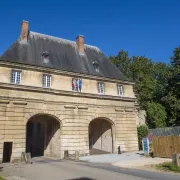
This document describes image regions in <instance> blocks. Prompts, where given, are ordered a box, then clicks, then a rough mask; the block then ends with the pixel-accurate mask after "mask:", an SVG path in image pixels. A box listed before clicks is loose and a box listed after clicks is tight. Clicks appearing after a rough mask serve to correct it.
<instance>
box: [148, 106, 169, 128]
mask: <svg viewBox="0 0 180 180" xmlns="http://www.w3.org/2000/svg"><path fill="white" fill-rule="evenodd" d="M147 116H148V119H149V121H150V122H149V126H150V128H162V127H165V126H166V117H167V116H166V110H165V107H164V106H162V105H161V104H159V103H156V102H151V103H148V105H147Z"/></svg>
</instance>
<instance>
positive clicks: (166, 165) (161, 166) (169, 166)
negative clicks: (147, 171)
mask: <svg viewBox="0 0 180 180" xmlns="http://www.w3.org/2000/svg"><path fill="white" fill-rule="evenodd" d="M156 168H157V169H161V170H165V171H173V172H176V173H180V167H177V166H176V165H175V164H173V163H172V162H165V163H162V164H158V165H156Z"/></svg>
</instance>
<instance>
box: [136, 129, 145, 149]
mask: <svg viewBox="0 0 180 180" xmlns="http://www.w3.org/2000/svg"><path fill="white" fill-rule="evenodd" d="M137 131H138V144H139V150H142V149H143V148H142V138H145V137H146V136H147V134H148V128H147V126H145V125H141V126H138V127H137Z"/></svg>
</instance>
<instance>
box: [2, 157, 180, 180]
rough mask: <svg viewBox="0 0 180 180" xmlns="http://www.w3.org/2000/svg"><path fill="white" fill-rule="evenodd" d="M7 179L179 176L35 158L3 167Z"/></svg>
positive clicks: (160, 178) (167, 178) (174, 179)
mask: <svg viewBox="0 0 180 180" xmlns="http://www.w3.org/2000/svg"><path fill="white" fill-rule="evenodd" d="M0 175H5V176H6V177H7V180H50V179H52V180H61V179H63V180H101V179H102V180H109V179H110V180H116V179H119V180H143V179H152V180H170V179H171V180H179V179H180V176H176V175H170V174H166V173H155V172H153V173H152V172H149V171H141V170H133V169H125V168H120V167H115V166H110V165H107V164H100V163H88V162H73V161H63V160H58V161H55V160H49V159H44V158H39V159H35V160H34V163H33V164H30V165H14V166H7V167H5V168H4V172H3V173H0Z"/></svg>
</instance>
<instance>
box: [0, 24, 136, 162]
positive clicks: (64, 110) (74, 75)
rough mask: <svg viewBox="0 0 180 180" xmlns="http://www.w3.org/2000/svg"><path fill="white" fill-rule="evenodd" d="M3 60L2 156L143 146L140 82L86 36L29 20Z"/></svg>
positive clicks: (0, 69) (0, 105) (56, 154)
mask: <svg viewBox="0 0 180 180" xmlns="http://www.w3.org/2000/svg"><path fill="white" fill-rule="evenodd" d="M1 43H2V42H1ZM0 59H1V60H0V160H3V161H4V162H6V161H10V159H11V160H13V159H18V158H20V157H21V153H22V152H30V153H31V155H32V156H41V155H45V156H53V157H58V158H63V157H64V151H65V150H68V151H69V154H70V155H72V154H74V152H75V151H76V150H78V151H79V153H80V155H88V154H89V153H90V152H91V151H92V152H94V153H95V152H97V151H98V150H99V151H102V152H110V153H117V152H118V147H120V150H121V151H134V150H137V149H138V143H137V131H136V108H135V105H134V104H135V100H136V98H135V96H134V92H133V84H134V83H133V82H130V81H128V80H126V78H125V77H124V76H123V75H122V74H121V73H120V72H119V70H118V69H117V68H116V67H115V66H114V65H113V64H112V63H111V62H110V60H109V59H108V58H107V57H106V56H105V55H104V54H103V53H102V52H101V51H100V50H99V49H98V48H97V47H94V46H90V45H86V44H84V37H83V36H81V35H79V36H78V37H77V38H76V42H74V41H69V40H65V39H61V38H57V37H53V36H48V35H44V34H40V33H35V32H32V31H29V27H28V22H26V21H23V22H22V25H21V34H20V38H18V39H17V40H16V41H15V42H14V43H13V44H12V45H11V46H10V47H9V49H7V51H6V52H5V53H4V54H3V55H2V56H1V58H0ZM94 149H95V150H97V151H93V150H94Z"/></svg>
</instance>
